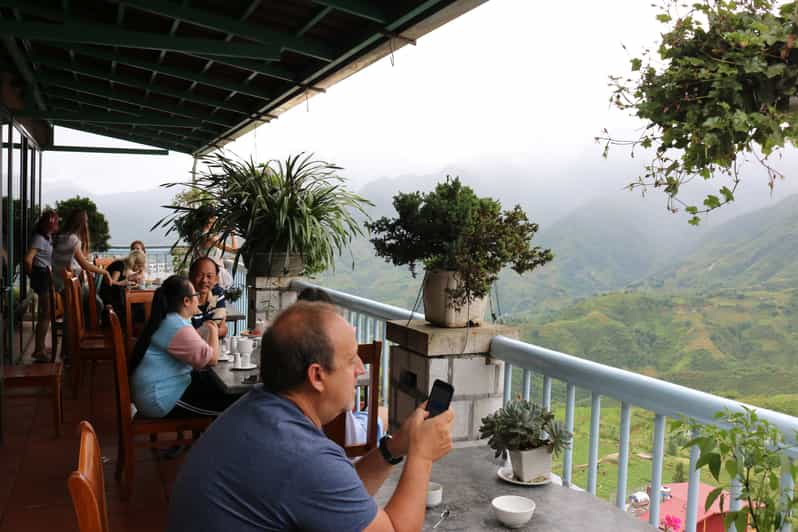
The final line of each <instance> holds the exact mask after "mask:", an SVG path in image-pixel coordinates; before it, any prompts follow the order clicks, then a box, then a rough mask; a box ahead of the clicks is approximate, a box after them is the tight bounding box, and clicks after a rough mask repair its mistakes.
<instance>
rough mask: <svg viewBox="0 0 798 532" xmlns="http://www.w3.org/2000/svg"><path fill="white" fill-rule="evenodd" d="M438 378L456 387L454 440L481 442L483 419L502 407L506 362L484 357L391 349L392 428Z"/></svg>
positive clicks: (390, 414) (390, 409)
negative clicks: (480, 433)
mask: <svg viewBox="0 0 798 532" xmlns="http://www.w3.org/2000/svg"><path fill="white" fill-rule="evenodd" d="M435 379H441V380H443V381H446V382H449V383H451V384H452V386H454V397H453V398H452V409H453V410H454V414H455V423H454V427H453V429H452V437H453V439H454V440H455V441H472V440H478V439H479V427H480V425H481V421H482V418H483V417H485V416H487V415H488V414H491V413H493V412H494V411H495V410H497V409H499V408H500V407H501V404H502V397H503V394H504V363H503V362H502V361H496V360H492V359H490V358H489V357H487V356H486V355H484V354H468V355H445V356H436V357H428V356H424V355H421V354H418V353H415V352H413V351H410V350H409V349H406V348H404V347H402V346H392V347H391V364H390V380H391V388H390V398H389V401H390V403H389V417H390V423H391V426H392V427H393V428H398V427H399V425H401V423H402V421H403V420H404V419H405V418H406V417H407V416H408V415H410V413H411V412H412V411H413V410H414V409H415V408H416V407H417V405H418V404H420V403H421V402H422V401H423V400H424V399H425V398H426V397H427V396H428V395H429V392H430V390H431V389H432V385H433V383H434V382H435Z"/></svg>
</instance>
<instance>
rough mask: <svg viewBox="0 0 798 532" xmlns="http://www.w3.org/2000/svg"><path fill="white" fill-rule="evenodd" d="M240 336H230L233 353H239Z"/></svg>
mask: <svg viewBox="0 0 798 532" xmlns="http://www.w3.org/2000/svg"><path fill="white" fill-rule="evenodd" d="M238 339H239V338H238V336H231V337H230V352H231V353H238Z"/></svg>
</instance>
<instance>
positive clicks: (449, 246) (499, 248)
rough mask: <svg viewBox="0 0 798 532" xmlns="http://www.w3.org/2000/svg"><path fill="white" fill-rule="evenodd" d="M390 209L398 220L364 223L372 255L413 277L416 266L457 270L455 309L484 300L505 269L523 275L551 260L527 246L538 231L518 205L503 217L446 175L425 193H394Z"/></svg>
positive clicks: (488, 201)
mask: <svg viewBox="0 0 798 532" xmlns="http://www.w3.org/2000/svg"><path fill="white" fill-rule="evenodd" d="M393 206H394V208H395V209H396V212H397V215H398V217H396V218H388V217H382V218H380V219H378V220H376V221H374V222H372V223H367V224H366V227H368V229H369V231H371V233H372V235H373V237H372V239H371V243H372V244H373V245H374V249H375V250H376V253H377V256H379V257H383V258H385V259H386V260H388V261H390V262H392V263H393V264H395V265H397V266H401V265H408V266H409V268H410V271H411V272H412V273H413V275H414V276H415V273H416V264H417V263H418V262H421V263H423V264H424V267H425V268H427V269H428V270H450V271H457V272H458V274H459V277H460V280H461V282H462V285H461V286H460V287H459V288H457V289H455V290H452V291H451V296H452V299H453V302H454V304H455V305H456V306H459V305H464V304H466V303H467V302H469V301H472V300H473V299H474V298H480V297H484V296H485V295H487V293H488V291H489V290H490V287H491V285H492V284H493V282H494V281H496V279H497V278H498V274H499V272H500V271H501V269H502V268H503V267H505V266H507V265H512V269H513V270H514V271H515V272H516V273H519V274H522V273H524V272H529V271H532V270H534V269H535V268H537V267H538V266H541V265H543V264H545V263H547V262H549V261H550V260H552V258H553V255H552V253H551V250H548V249H542V248H540V247H533V246H532V245H531V240H532V237H533V236H534V235H535V233H536V232H537V230H538V226H537V224H535V223H531V222H529V220H528V218H527V216H526V214H525V213H524V211H523V210H522V209H521V207H520V206H518V205H516V206H515V207H514V208H513V209H512V210H507V211H504V212H502V210H501V205H500V204H499V202H498V201H496V200H493V199H490V198H479V197H477V195H476V194H475V193H474V191H473V190H472V189H471V188H470V187H467V186H463V185H462V183H460V179H459V178H457V177H455V178H454V179H452V178H451V177H449V176H447V177H446V181H444V182H443V183H439V184H438V185H437V186H436V187H435V190H434V191H432V192H429V193H426V194H422V193H421V192H412V193H399V194H397V195H396V196H394V199H393Z"/></svg>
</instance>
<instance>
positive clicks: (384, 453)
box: [378, 434, 404, 465]
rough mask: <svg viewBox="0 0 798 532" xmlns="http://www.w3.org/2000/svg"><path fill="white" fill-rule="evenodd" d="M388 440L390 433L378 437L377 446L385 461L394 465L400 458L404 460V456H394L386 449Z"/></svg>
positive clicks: (389, 439)
mask: <svg viewBox="0 0 798 532" xmlns="http://www.w3.org/2000/svg"><path fill="white" fill-rule="evenodd" d="M389 441H391V435H390V434H386V435H385V436H383V437H382V438H380V443H379V445H378V447H379V449H380V454H382V457H383V458H385V461H386V462H388V463H389V464H391V465H396V464H398V463H399V462H401V461H402V460H404V457H403V456H399V457H396V456H394V455H392V454H391V451H389V450H388V442H389Z"/></svg>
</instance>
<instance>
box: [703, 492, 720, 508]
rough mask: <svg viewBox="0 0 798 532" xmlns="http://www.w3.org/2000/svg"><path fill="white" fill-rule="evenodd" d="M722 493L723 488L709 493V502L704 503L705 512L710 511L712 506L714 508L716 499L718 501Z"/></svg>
mask: <svg viewBox="0 0 798 532" xmlns="http://www.w3.org/2000/svg"><path fill="white" fill-rule="evenodd" d="M721 493H723V487H718V488H715V489H714V490H712V491H710V492H709V495H707V500H706V501H705V502H704V511H707V510H709V508H710V506H712V503H714V502H715V499H717V498H718V496H719V495H720V494H721Z"/></svg>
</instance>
